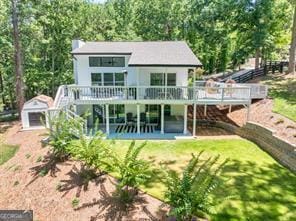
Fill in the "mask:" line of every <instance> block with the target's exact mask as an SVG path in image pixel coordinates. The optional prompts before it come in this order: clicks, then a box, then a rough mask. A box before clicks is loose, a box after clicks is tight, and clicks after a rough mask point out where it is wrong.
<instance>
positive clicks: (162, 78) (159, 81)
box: [150, 73, 177, 86]
mask: <svg viewBox="0 0 296 221" xmlns="http://www.w3.org/2000/svg"><path fill="white" fill-rule="evenodd" d="M176 81H177V80H176V73H167V74H165V73H151V75H150V85H151V86H165V85H167V86H176V83H177V82H176Z"/></svg>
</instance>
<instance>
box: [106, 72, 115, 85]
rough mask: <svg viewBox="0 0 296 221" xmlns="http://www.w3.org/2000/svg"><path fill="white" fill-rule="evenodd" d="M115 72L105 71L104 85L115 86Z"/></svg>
mask: <svg viewBox="0 0 296 221" xmlns="http://www.w3.org/2000/svg"><path fill="white" fill-rule="evenodd" d="M113 75H114V74H113V73H104V86H113V85H114V81H113V80H114V79H113V77H114V76H113Z"/></svg>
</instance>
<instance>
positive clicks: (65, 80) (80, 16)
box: [0, 0, 293, 108]
mask: <svg viewBox="0 0 296 221" xmlns="http://www.w3.org/2000/svg"><path fill="white" fill-rule="evenodd" d="M14 4H15V5H14ZM13 12H14V13H15V16H14V13H13ZM292 14H293V7H292V5H291V2H290V1H288V0H107V1H106V2H104V3H98V1H95V2H93V1H87V0H1V1H0V99H1V101H0V104H1V103H2V106H3V104H5V106H9V107H12V108H15V107H16V103H17V102H16V97H17V96H16V91H17V90H16V85H17V84H16V82H17V79H18V78H16V76H20V75H21V78H22V79H23V82H24V85H23V86H22V84H21V83H20V84H18V86H19V87H23V91H24V97H25V99H29V98H31V97H33V96H35V95H37V94H40V93H43V94H46V95H49V96H54V94H55V92H56V90H57V88H58V86H59V85H61V84H69V83H73V71H72V57H71V54H70V51H71V41H72V40H73V39H83V40H86V41H100V40H104V41H116V40H123V41H126V40H129V41H134V40H185V41H186V42H187V43H188V44H189V46H190V47H191V49H192V50H193V51H194V53H195V54H196V55H197V57H198V58H199V59H200V60H201V62H202V63H203V65H204V70H205V73H215V72H221V71H225V70H227V69H235V68H237V67H238V66H239V64H241V63H243V62H244V61H245V59H247V58H249V57H257V58H259V57H261V58H262V59H263V60H267V59H268V60H269V59H273V60H275V59H276V60H279V59H287V58H288V54H289V44H290V41H291V26H292V21H293V19H292ZM13 22H15V23H13ZM16 25H17V26H16ZM15 27H17V28H18V32H14V31H16V29H15ZM16 35H17V36H16ZM16 41H19V43H20V48H19V55H20V58H21V64H22V67H21V70H19V71H20V73H19V74H20V75H18V74H15V73H18V70H15V63H16V60H17V57H14V56H16V55H15V52H17V51H18V50H15V48H16V45H15V42H16ZM257 61H258V60H257ZM256 65H258V62H257V64H256ZM18 80H19V79H18ZM18 93H21V92H18ZM0 106H1V105H0Z"/></svg>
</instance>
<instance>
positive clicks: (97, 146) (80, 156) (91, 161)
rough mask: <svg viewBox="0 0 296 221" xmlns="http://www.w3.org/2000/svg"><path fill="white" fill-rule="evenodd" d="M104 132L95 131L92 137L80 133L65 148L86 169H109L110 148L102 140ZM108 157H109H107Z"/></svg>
mask: <svg viewBox="0 0 296 221" xmlns="http://www.w3.org/2000/svg"><path fill="white" fill-rule="evenodd" d="M104 136H105V135H104V133H102V132H101V131H99V132H97V133H96V134H95V135H94V136H93V137H87V136H85V135H83V134H81V135H80V139H79V140H78V141H75V142H72V143H71V145H69V147H68V148H67V150H68V152H69V153H70V154H71V155H72V156H73V157H74V158H75V159H77V160H81V161H82V162H83V166H84V167H85V169H86V170H100V172H102V171H103V170H105V169H107V168H108V169H110V167H111V165H110V164H109V162H110V160H109V159H110V156H111V150H110V148H109V144H108V143H107V142H106V141H105V140H104ZM108 158H109V159H108Z"/></svg>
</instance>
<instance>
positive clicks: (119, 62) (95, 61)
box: [89, 57, 125, 67]
mask: <svg viewBox="0 0 296 221" xmlns="http://www.w3.org/2000/svg"><path fill="white" fill-rule="evenodd" d="M124 60H125V59H124V57H89V66H90V67H124V66H125V61H124Z"/></svg>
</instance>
